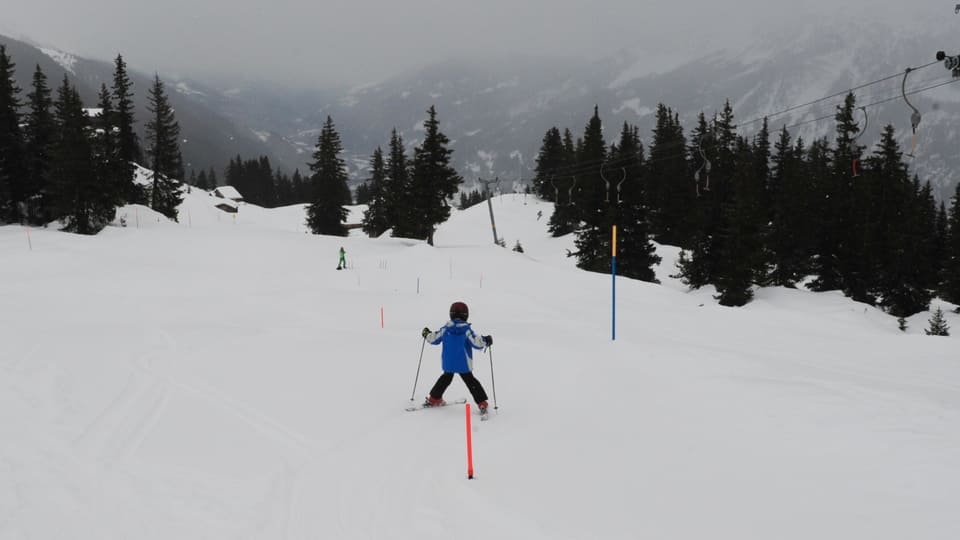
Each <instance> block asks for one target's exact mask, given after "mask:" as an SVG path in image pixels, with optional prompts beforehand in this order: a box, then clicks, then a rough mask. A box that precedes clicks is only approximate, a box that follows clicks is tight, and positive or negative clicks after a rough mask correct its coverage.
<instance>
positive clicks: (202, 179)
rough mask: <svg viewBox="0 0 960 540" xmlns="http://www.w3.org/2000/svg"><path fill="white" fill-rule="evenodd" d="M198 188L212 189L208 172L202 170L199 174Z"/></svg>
mask: <svg viewBox="0 0 960 540" xmlns="http://www.w3.org/2000/svg"><path fill="white" fill-rule="evenodd" d="M197 187H198V188H200V189H210V182H209V181H208V180H207V171H205V170H203V169H200V172H199V173H198V174H197Z"/></svg>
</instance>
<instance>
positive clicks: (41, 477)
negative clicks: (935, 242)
mask: <svg viewBox="0 0 960 540" xmlns="http://www.w3.org/2000/svg"><path fill="white" fill-rule="evenodd" d="M212 204H213V199H212V198H211V197H209V196H207V195H206V194H205V193H203V192H200V191H196V190H195V191H194V192H193V193H191V194H190V195H188V197H187V200H186V201H185V203H184V205H183V206H182V209H181V214H180V215H181V220H180V221H181V223H179V224H175V223H168V222H164V220H162V219H159V220H158V218H157V216H156V214H153V213H152V212H151V211H150V210H148V209H146V208H143V207H127V208H125V209H123V210H122V212H121V213H122V214H123V215H124V216H125V221H126V223H127V227H109V228H107V229H106V230H105V231H103V232H102V233H101V234H100V235H98V236H96V237H81V236H76V235H71V234H65V233H60V232H56V231H54V230H52V229H49V230H36V229H34V230H30V231H27V230H26V229H23V228H21V227H18V226H6V227H0V539H4V540H6V539H26V538H30V539H34V538H37V539H132V538H136V539H158V540H159V539H164V540H166V539H171V538H178V539H188V538H190V539H192V538H245V539H253V538H256V539H261V538H262V539H278V538H288V539H320V538H330V539H334V538H336V539H346V538H350V539H352V538H356V539H360V538H363V539H374V538H376V539H386V538H389V539H418V540H425V539H443V540H450V539H483V540H493V539H514V538H516V539H521V538H522V539H551V540H552V539H593V538H603V539H627V538H644V539H707V538H709V539H737V540H743V539H763V540H770V539H798V540H800V539H802V540H810V539H814V538H816V539H826V538H836V539H844V540H847V539H870V540H877V539H897V540H901V539H904V538H917V539H954V538H957V537H958V534H960V512H958V511H957V501H958V500H960V459H958V456H960V354H958V347H957V341H956V340H957V338H956V337H929V336H925V335H923V330H924V328H926V327H927V319H928V318H929V316H930V315H929V313H925V314H919V315H917V316H915V317H913V318H911V319H910V320H909V324H910V328H909V330H908V332H907V333H903V332H900V331H899V330H898V329H897V323H896V321H895V320H894V319H893V318H891V317H889V316H887V315H884V314H883V313H881V312H879V311H877V310H876V309H873V308H869V307H865V306H864V305H862V304H856V303H854V302H851V301H850V300H849V299H846V298H843V297H842V296H841V295H840V294H834V293H827V294H814V293H810V292H805V291H798V290H787V289H765V290H761V291H759V292H758V294H757V299H756V300H755V301H754V302H753V303H751V304H750V305H748V306H747V307H745V308H742V309H728V308H723V307H720V306H718V305H717V304H716V302H715V301H713V300H712V298H711V294H712V291H709V290H705V291H696V292H688V291H686V290H685V288H684V287H683V286H682V285H681V284H679V283H677V282H676V281H675V280H672V279H670V278H669V274H671V273H673V272H674V269H673V261H674V259H675V258H676V255H677V252H676V249H672V248H667V247H664V248H662V249H661V254H662V255H663V256H664V265H663V267H662V268H661V269H660V272H659V275H660V276H661V279H662V280H663V284H662V285H652V284H647V283H639V282H633V281H630V280H619V281H618V283H617V292H618V299H617V305H618V313H617V325H618V327H617V339H616V341H611V328H610V323H611V321H610V319H611V313H610V311H611V306H610V276H605V275H598V274H590V273H585V272H582V271H579V270H577V269H576V268H575V267H574V265H573V261H572V260H571V259H568V258H567V257H565V252H566V249H568V248H571V247H572V240H571V239H570V238H564V239H553V238H549V237H548V235H547V233H546V222H547V218H548V217H549V214H550V212H551V207H550V205H548V204H546V203H542V202H538V201H536V200H535V199H534V198H532V197H531V196H527V197H524V196H522V195H506V196H502V197H499V198H497V199H496V200H495V201H494V211H495V212H496V219H497V230H498V232H499V233H500V234H501V235H502V236H504V237H505V239H506V242H507V246H508V248H510V247H512V246H513V245H514V244H515V243H516V241H517V240H519V241H520V242H521V244H522V245H523V247H524V249H525V253H522V254H521V253H515V252H513V251H511V250H510V249H502V248H499V247H496V246H493V245H492V236H491V231H490V224H489V217H488V212H487V208H486V205H478V206H476V207H474V208H471V209H468V210H466V211H463V212H455V213H454V215H453V217H452V218H451V220H450V221H449V222H448V223H446V224H444V225H443V226H442V227H441V229H440V230H439V231H438V234H437V236H436V240H437V241H436V244H437V245H436V247H430V246H427V245H425V244H423V243H421V242H417V241H407V240H402V239H392V238H386V237H385V238H382V239H367V238H365V237H363V236H362V235H361V234H360V233H359V231H354V233H353V234H352V235H351V236H350V237H348V238H331V237H320V236H314V235H310V234H306V233H305V231H304V226H303V208H302V207H301V206H296V207H288V208H281V209H275V210H265V209H261V208H258V207H255V206H251V205H241V207H240V211H239V213H238V214H237V215H236V217H235V218H234V217H233V216H231V215H229V214H225V213H223V212H221V211H219V210H216V209H214V208H213V206H212ZM538 211H542V212H543V216H542V218H540V219H537V212H538ZM28 233H29V243H28V236H27V235H28ZM31 246H32V249H31ZM340 246H343V247H344V248H345V249H346V252H347V258H348V261H349V263H350V265H351V267H350V268H349V269H348V270H346V271H339V272H338V271H337V270H335V268H336V264H337V251H338V249H339V247H340ZM455 300H463V301H465V302H467V303H468V304H469V306H470V309H471V317H470V320H471V322H472V323H474V325H475V327H476V329H477V330H478V331H479V332H481V333H484V334H492V335H493V336H494V338H495V344H494V346H493V348H492V354H493V356H492V358H491V356H490V355H489V354H481V355H479V356H478V357H477V358H476V362H475V365H476V368H477V369H476V373H477V375H478V377H479V378H480V380H481V381H482V382H483V383H484V385H485V386H486V389H487V392H488V393H490V394H491V396H492V395H493V390H494V387H493V385H492V384H491V383H492V382H493V381H492V380H491V366H492V368H493V373H494V374H495V375H496V381H495V382H496V395H497V405H498V406H499V409H498V411H497V412H496V413H494V414H492V418H491V420H490V421H489V422H483V423H480V422H475V423H474V431H473V433H472V436H473V443H474V466H475V474H476V477H475V479H473V480H468V479H467V476H466V468H467V466H466V449H465V439H466V432H465V427H464V419H465V415H464V408H463V406H456V407H447V408H444V409H438V410H428V411H421V412H414V413H409V412H405V411H404V410H403V409H404V407H405V406H407V405H409V403H410V397H411V392H412V390H413V384H414V378H415V376H416V373H417V367H418V359H419V358H420V352H421V346H422V340H421V338H420V334H419V332H420V329H421V328H422V327H424V326H430V327H431V328H436V327H439V326H440V325H441V324H442V323H443V322H444V321H445V320H446V314H447V308H448V306H449V304H450V303H451V302H453V301H455ZM937 304H938V305H939V302H937ZM943 306H944V308H945V310H946V308H953V307H954V306H952V305H949V304H943ZM381 313H382V316H383V319H381ZM381 320H382V322H383V327H381ZM948 322H949V324H950V325H951V327H952V329H953V331H954V332H955V333H960V316H957V315H955V314H952V313H949V314H948ZM439 364H440V359H439V349H438V348H434V347H429V346H428V347H427V349H426V350H425V352H424V353H423V362H422V368H421V372H420V377H419V382H418V384H417V387H416V392H414V393H413V395H414V399H415V400H417V401H420V400H422V399H423V396H424V395H425V394H426V392H427V390H428V389H429V386H430V385H431V384H432V383H433V381H434V379H435V378H436V376H437V375H439V373H440V367H439ZM466 396H468V393H467V391H466V389H465V388H464V387H463V384H462V383H461V382H460V381H459V379H458V380H456V381H455V382H454V383H453V385H452V386H451V388H450V390H449V391H448V393H447V397H448V398H456V397H466ZM474 420H477V418H476V417H475V418H474Z"/></svg>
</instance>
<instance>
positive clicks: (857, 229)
mask: <svg viewBox="0 0 960 540" xmlns="http://www.w3.org/2000/svg"><path fill="white" fill-rule="evenodd" d="M855 112H856V98H855V97H854V95H853V93H848V94H847V96H846V98H845V99H844V102H843V105H838V106H837V112H836V115H835V116H834V119H835V120H836V133H837V136H836V140H835V145H836V146H835V147H834V149H833V167H834V173H833V181H834V192H833V194H834V195H833V196H834V200H833V209H834V210H835V211H836V220H837V231H838V232H839V233H840V234H839V236H838V237H837V246H836V247H837V262H838V271H839V273H840V278H841V283H842V287H843V290H844V293H845V294H846V295H847V296H850V297H851V298H853V299H854V300H857V301H858V302H866V303H868V304H873V303H874V300H875V299H874V296H873V294H872V293H871V291H870V289H871V288H872V287H871V283H870V282H871V276H872V275H873V272H874V270H875V269H874V266H875V264H876V263H875V260H876V246H874V245H873V243H872V241H873V240H874V239H875V238H876V234H875V233H874V231H873V230H872V228H873V227H874V225H875V221H874V217H875V216H874V215H873V214H874V212H875V209H874V208H872V204H871V202H872V201H871V197H870V191H871V187H870V186H872V185H873V183H872V182H871V181H870V180H869V179H868V178H867V175H859V174H858V175H857V176H854V173H855V170H856V169H855V167H854V163H855V162H859V161H860V157H861V154H862V152H863V147H861V146H859V145H857V144H856V143H855V140H856V138H857V136H858V135H859V133H860V127H859V125H858V124H857V122H856V119H855V118H854V113H855Z"/></svg>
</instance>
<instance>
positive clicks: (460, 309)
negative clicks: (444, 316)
mask: <svg viewBox="0 0 960 540" xmlns="http://www.w3.org/2000/svg"><path fill="white" fill-rule="evenodd" d="M469 316H470V308H468V307H467V305H466V304H464V303H463V302H454V303H452V304H450V320H451V321H466V320H467V317H469Z"/></svg>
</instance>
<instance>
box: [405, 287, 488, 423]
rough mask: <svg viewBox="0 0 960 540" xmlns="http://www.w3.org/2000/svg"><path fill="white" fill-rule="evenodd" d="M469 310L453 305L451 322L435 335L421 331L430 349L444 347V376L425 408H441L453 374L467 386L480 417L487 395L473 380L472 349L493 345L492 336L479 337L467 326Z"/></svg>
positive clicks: (424, 330)
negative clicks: (457, 375)
mask: <svg viewBox="0 0 960 540" xmlns="http://www.w3.org/2000/svg"><path fill="white" fill-rule="evenodd" d="M469 315H470V310H469V309H468V308H467V305H466V304H464V303H463V302H454V303H453V304H452V305H451V306H450V320H449V321H448V322H447V323H446V324H445V325H443V327H441V328H440V329H439V330H437V331H436V332H431V331H430V329H429V328H424V329H423V332H422V334H423V339H425V340H427V341H429V342H430V344H431V345H437V344H439V343H443V352H442V353H441V357H442V358H443V374H442V375H440V378H439V379H437V382H436V384H434V385H433V388H432V389H431V390H430V395H429V396H427V400H426V401H425V402H424V404H423V405H424V406H425V407H435V406H438V405H443V403H444V401H443V393H444V391H446V389H447V387H448V386H450V383H451V382H453V374H454V373H459V374H460V378H461V379H463V383H464V384H466V385H467V389H468V390H470V394H471V395H472V396H473V400H474V401H476V402H477V407H478V408H479V409H480V414H487V393H486V392H484V391H483V386H482V385H481V384H480V381H478V380H477V378H476V377H474V376H473V349H483V348H484V347H489V346H491V345H493V337H492V336H478V335H477V334H476V333H475V332H474V331H473V329H472V328H470V323H468V322H467V317H468V316H469Z"/></svg>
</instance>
